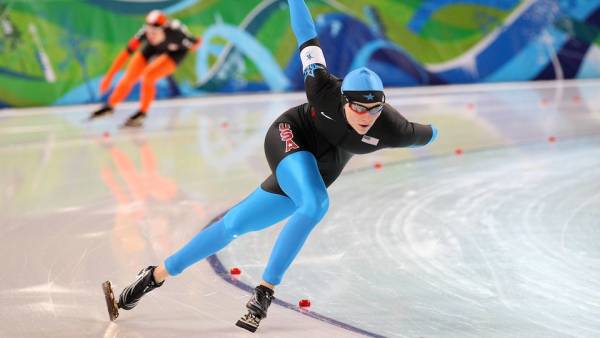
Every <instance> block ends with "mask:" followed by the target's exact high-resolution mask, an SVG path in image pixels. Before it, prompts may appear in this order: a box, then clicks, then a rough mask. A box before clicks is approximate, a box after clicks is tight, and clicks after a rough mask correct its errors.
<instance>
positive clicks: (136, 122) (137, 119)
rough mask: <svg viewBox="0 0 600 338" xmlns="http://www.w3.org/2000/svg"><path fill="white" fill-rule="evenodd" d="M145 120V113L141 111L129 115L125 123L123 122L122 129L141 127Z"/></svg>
mask: <svg viewBox="0 0 600 338" xmlns="http://www.w3.org/2000/svg"><path fill="white" fill-rule="evenodd" d="M145 119H146V113H144V112H143V111H137V112H136V113H135V114H133V115H131V116H130V117H129V118H128V119H127V121H125V123H124V124H123V126H122V128H137V127H141V126H142V125H143V124H144V120H145Z"/></svg>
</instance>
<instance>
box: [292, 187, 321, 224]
mask: <svg viewBox="0 0 600 338" xmlns="http://www.w3.org/2000/svg"><path fill="white" fill-rule="evenodd" d="M327 210H329V197H328V196H327V192H325V193H319V194H315V195H314V196H312V197H311V198H307V199H305V200H304V201H302V203H301V205H300V206H299V207H298V211H297V212H298V213H300V214H302V215H304V216H305V217H309V218H310V219H312V220H313V221H314V222H315V223H317V222H319V221H320V220H321V219H323V217H324V216H325V214H326V213H327Z"/></svg>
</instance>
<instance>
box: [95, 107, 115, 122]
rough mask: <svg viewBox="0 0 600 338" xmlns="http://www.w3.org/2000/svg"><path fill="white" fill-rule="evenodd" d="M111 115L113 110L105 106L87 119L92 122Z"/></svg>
mask: <svg viewBox="0 0 600 338" xmlns="http://www.w3.org/2000/svg"><path fill="white" fill-rule="evenodd" d="M112 113H113V108H112V107H111V106H109V105H107V104H105V105H104V106H102V107H101V108H100V109H98V110H96V111H95V112H93V113H92V115H90V117H89V119H90V120H93V119H96V118H99V117H102V116H106V115H111V114H112Z"/></svg>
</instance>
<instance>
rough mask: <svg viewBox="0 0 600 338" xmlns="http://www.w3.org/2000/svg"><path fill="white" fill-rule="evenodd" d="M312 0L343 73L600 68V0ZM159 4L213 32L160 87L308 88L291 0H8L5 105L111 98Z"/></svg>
mask: <svg viewBox="0 0 600 338" xmlns="http://www.w3.org/2000/svg"><path fill="white" fill-rule="evenodd" d="M307 3H308V5H309V7H310V9H311V12H312V14H313V16H314V17H315V19H316V20H315V21H316V25H317V30H318V34H319V38H320V40H321V45H322V48H323V50H324V52H325V56H326V59H327V65H328V67H329V69H330V70H331V71H332V73H333V74H335V75H337V76H340V77H342V76H344V75H345V74H346V73H347V72H348V71H350V70H352V69H354V68H356V67H360V66H367V67H370V68H371V69H373V70H374V71H376V72H377V73H379V74H380V75H381V77H382V79H383V81H384V84H385V85H386V86H417V85H441V84H458V83H479V82H499V81H529V80H548V79H571V78H593V77H600V48H599V47H600V0H521V1H518V0H429V1H419V0H407V1H399V0H394V1H392V0H369V1H362V0H321V1H307ZM152 9H161V10H163V11H165V12H166V13H167V14H168V15H169V16H171V17H173V18H176V19H179V20H181V21H182V22H183V23H184V24H185V25H187V27H188V28H189V30H190V32H191V33H192V34H194V35H202V36H203V39H204V43H203V45H202V46H201V48H200V49H199V50H198V51H197V52H195V53H189V54H188V56H187V57H186V59H185V60H184V61H183V63H182V64H181V66H180V67H179V68H178V69H177V72H176V73H175V74H174V75H173V76H172V77H170V78H168V79H166V80H162V81H161V82H159V84H158V88H157V97H159V98H165V97H175V96H195V95H206V94H212V93H223V92H254V91H294V90H302V89H303V78H302V72H301V69H300V68H301V65H300V60H299V58H298V55H297V50H296V47H297V46H296V41H295V38H294V35H293V33H292V31H291V28H290V24H289V13H288V6H287V1H284V0H264V1H259V0H243V1H240V0H221V1H217V0H153V1H140V0H70V1H68V0H43V1H42V0H40V1H11V0H3V1H2V2H0V107H23V106H42V105H62V104H81V103H92V102H100V101H102V100H103V99H104V97H101V96H99V94H98V84H99V81H100V80H101V78H102V76H103V75H104V73H105V72H106V71H107V69H108V68H109V66H110V64H111V63H112V61H113V59H114V58H115V56H116V55H117V53H118V52H119V51H121V50H122V49H124V48H125V46H126V44H127V41H128V40H129V39H130V38H131V37H132V36H133V35H134V34H135V33H136V32H137V31H138V30H139V29H140V28H141V26H142V24H143V22H144V17H145V15H146V14H147V13H148V12H149V11H150V10H152ZM117 79H118V76H117ZM117 79H115V80H117ZM138 95H139V94H138V90H137V89H134V91H133V92H132V95H131V96H130V98H129V99H137V96H138Z"/></svg>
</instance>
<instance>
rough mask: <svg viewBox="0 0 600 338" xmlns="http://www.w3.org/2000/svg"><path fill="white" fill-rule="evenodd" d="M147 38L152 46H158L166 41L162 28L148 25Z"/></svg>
mask: <svg viewBox="0 0 600 338" xmlns="http://www.w3.org/2000/svg"><path fill="white" fill-rule="evenodd" d="M146 37H147V38H148V42H149V43H150V44H151V45H153V46H156V45H158V44H160V43H161V42H163V41H165V31H164V29H163V28H162V27H157V26H152V25H146Z"/></svg>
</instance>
